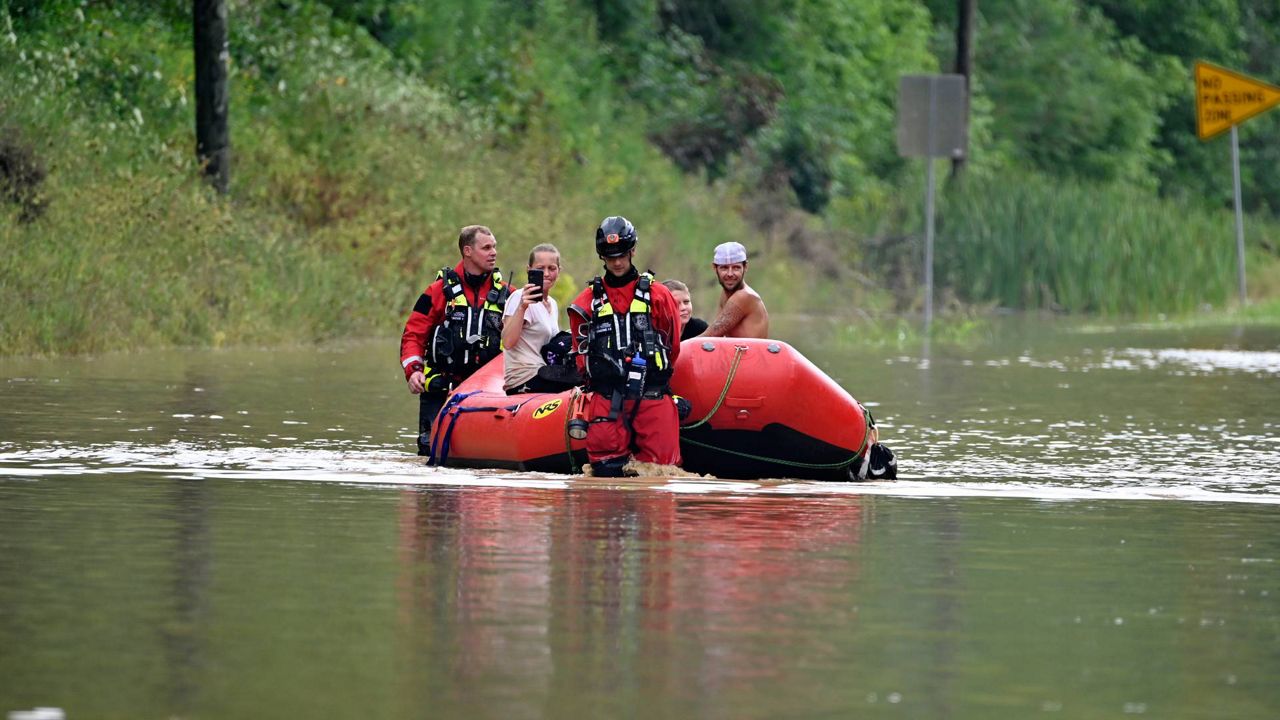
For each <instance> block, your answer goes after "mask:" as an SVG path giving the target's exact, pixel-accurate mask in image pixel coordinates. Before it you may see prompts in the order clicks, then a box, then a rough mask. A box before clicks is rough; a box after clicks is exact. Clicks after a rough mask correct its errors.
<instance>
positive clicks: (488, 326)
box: [400, 225, 511, 455]
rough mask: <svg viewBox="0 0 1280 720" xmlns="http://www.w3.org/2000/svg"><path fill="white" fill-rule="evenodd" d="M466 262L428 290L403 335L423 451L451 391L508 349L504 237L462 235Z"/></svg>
mask: <svg viewBox="0 0 1280 720" xmlns="http://www.w3.org/2000/svg"><path fill="white" fill-rule="evenodd" d="M458 252H459V253H461V254H462V261H461V262H459V263H458V264H457V266H456V267H453V268H443V269H442V270H440V272H439V273H437V274H436V279H435V282H433V283H431V285H429V286H428V287H427V289H426V290H423V291H422V295H421V297H419V298H418V302H417V303H416V304H415V305H414V306H413V312H411V313H409V320H408V321H407V322H405V324H404V334H402V335H401V336H400V366H401V367H403V368H404V377H405V380H407V381H408V383H409V392H411V393H413V394H415V395H418V396H419V398H420V400H419V403H418V454H419V455H428V454H430V449H431V423H432V422H434V420H435V417H436V415H439V414H440V408H442V407H444V403H445V400H446V399H448V397H449V391H450V390H451V389H452V388H453V387H454V386H456V385H457V384H458V383H460V382H462V381H463V380H465V379H466V378H467V377H469V376H470V375H471V373H473V372H475V371H476V370H478V369H480V367H481V366H483V365H484V364H485V363H487V362H489V361H490V360H492V359H493V358H495V357H497V356H498V354H499V353H501V352H502V308H503V306H504V305H506V302H507V296H508V295H510V294H511V290H510V288H508V287H507V284H506V283H504V282H503V281H502V273H500V272H498V270H497V267H498V241H497V240H496V239H495V238H494V237H493V231H491V230H490V229H489V228H487V227H485V226H483V225H468V226H467V227H464V228H462V232H461V233H459V234H458Z"/></svg>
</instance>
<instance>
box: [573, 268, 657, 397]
mask: <svg viewBox="0 0 1280 720" xmlns="http://www.w3.org/2000/svg"><path fill="white" fill-rule="evenodd" d="M652 284H653V275H652V274H651V273H647V272H646V273H642V274H641V275H640V278H639V279H638V280H636V289H635V294H634V295H633V296H632V298H631V306H630V307H629V308H628V311H627V312H625V313H622V314H618V313H616V312H614V311H613V305H611V304H610V303H609V297H608V295H607V294H606V292H605V289H604V281H603V280H601V279H600V278H599V277H596V278H595V279H594V280H592V281H591V317H590V319H589V320H588V322H587V334H586V337H585V338H584V339H583V342H585V344H586V348H585V351H586V355H587V363H586V365H587V377H588V379H589V381H590V383H591V387H592V389H593V390H596V391H597V392H602V391H613V390H617V389H621V388H623V387H624V386H626V385H627V381H628V372H629V371H630V370H631V369H632V360H633V358H635V357H637V356H638V357H643V358H644V370H645V372H644V380H643V385H644V387H645V388H646V389H654V388H665V387H666V386H667V383H668V382H669V381H670V380H671V360H670V356H669V355H668V352H669V351H670V349H671V348H670V346H668V345H667V343H666V341H664V340H663V338H662V334H661V333H659V332H658V331H657V330H655V329H654V328H653V322H652V319H653V318H652V313H651V309H652V306H651V303H652V298H651V295H650V287H651V286H652ZM583 349H584V348H582V347H581V345H580V346H579V351H580V352H581V351H582V350H583Z"/></svg>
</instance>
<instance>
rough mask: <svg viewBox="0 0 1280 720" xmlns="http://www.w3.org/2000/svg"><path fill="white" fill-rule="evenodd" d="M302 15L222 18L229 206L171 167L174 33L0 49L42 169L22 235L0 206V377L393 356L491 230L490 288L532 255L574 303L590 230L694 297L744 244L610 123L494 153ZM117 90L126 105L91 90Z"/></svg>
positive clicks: (723, 199)
mask: <svg viewBox="0 0 1280 720" xmlns="http://www.w3.org/2000/svg"><path fill="white" fill-rule="evenodd" d="M303 10H306V7H305V6H303ZM303 10H298V9H297V8H295V9H294V10H291V11H290V12H288V13H278V14H275V15H273V14H271V12H269V11H267V10H259V11H258V12H259V14H256V15H255V14H253V13H254V12H255V11H254V9H253V8H246V9H245V11H244V14H243V15H241V16H240V17H239V18H238V20H239V27H240V29H241V37H242V39H241V41H240V42H242V43H243V46H242V47H240V48H239V51H238V55H237V63H238V65H237V72H236V74H235V76H234V77H233V78H232V82H231V90H232V106H231V107H232V111H233V115H232V119H231V129H232V151H233V156H234V165H233V169H232V186H233V189H232V193H231V194H230V196H229V197H226V198H218V197H215V196H214V195H212V194H211V193H210V191H208V190H207V189H206V188H205V187H204V185H203V184H202V183H201V182H200V181H199V180H198V179H197V172H196V168H195V167H194V162H193V160H192V159H191V157H190V154H191V147H192V144H193V141H192V138H191V135H192V131H191V129H190V126H189V124H188V123H189V122H190V120H189V118H190V110H191V108H190V102H189V101H188V100H187V96H186V93H187V88H188V87H189V80H190V73H191V68H190V62H189V59H188V57H187V44H188V43H189V35H188V34H187V33H186V32H185V31H183V30H182V28H170V27H168V26H165V25H163V24H161V23H158V21H157V22H145V23H139V22H138V21H137V18H135V17H121V16H120V14H119V13H118V12H116V11H113V10H109V9H106V8H102V7H98V6H90V7H87V8H86V9H85V13H86V17H85V19H84V21H83V22H84V27H83V28H75V27H71V28H63V29H61V30H59V31H57V32H54V31H50V32H48V33H43V34H35V35H26V36H19V37H18V38H17V39H16V41H12V42H9V43H5V42H4V41H3V40H0V65H2V66H4V67H6V68H12V69H13V72H9V71H8V70H6V72H5V73H3V74H0V108H3V113H0V115H3V117H4V119H5V122H6V124H7V125H10V126H12V127H15V128H18V129H19V132H20V134H21V138H22V142H24V143H26V144H27V145H29V146H30V147H32V148H33V149H34V150H35V151H36V152H37V154H38V155H39V156H40V157H41V158H42V160H43V161H44V163H45V164H46V165H47V167H48V168H49V172H48V177H47V179H46V181H45V182H44V184H43V186H42V187H41V188H40V195H41V200H42V207H45V208H47V209H46V211H45V212H44V213H43V215H42V216H41V217H40V218H38V219H37V220H35V221H33V222H22V221H20V219H19V213H20V211H21V209H20V208H19V207H17V206H14V205H11V204H0V306H2V307H4V308H5V311H4V313H3V314H0V355H5V354H13V353H61V352H94V351H99V350H105V349H113V348H129V347H143V346H163V345H198V346H206V345H211V344H219V343H223V342H228V343H241V342H277V341H290V340H299V341H311V340H316V339H323V338H329V337H335V336H342V335H363V336H368V335H386V334H394V333H397V332H398V331H399V329H400V326H401V324H402V323H403V320H404V316H405V315H406V314H407V313H408V310H409V308H410V307H412V304H413V302H414V300H415V299H416V297H417V294H418V293H419V292H420V291H421V289H422V287H423V286H425V284H426V283H427V282H429V281H430V279H431V278H432V277H433V276H434V273H435V270H436V269H438V268H439V267H441V266H442V265H452V264H454V263H455V262H456V261H457V246H456V238H457V232H458V228H459V227H461V226H462V225H465V224H469V223H477V222H478V223H484V224H487V225H490V226H491V227H493V228H494V230H495V232H496V233H497V235H498V239H499V246H500V253H501V254H500V267H502V268H504V269H507V270H511V269H516V268H522V267H523V264H524V258H525V257H526V256H527V252H528V249H529V248H530V247H531V246H533V245H534V244H536V243H539V242H546V241H551V242H555V243H556V244H558V245H559V246H560V247H561V249H562V251H563V253H564V258H565V261H566V265H567V269H568V271H569V274H570V276H571V277H573V276H576V277H578V278H579V279H581V278H584V277H587V276H589V275H590V274H592V273H594V272H597V271H598V266H599V263H598V261H596V260H595V257H594V249H593V239H594V230H595V226H596V224H597V223H598V222H599V221H600V219H601V218H602V217H604V216H605V215H608V214H617V213H624V214H627V215H628V216H629V217H630V218H631V219H632V220H633V221H635V223H636V225H637V227H638V228H639V232H640V238H641V244H640V248H639V250H638V257H637V261H638V264H640V265H641V266H642V267H653V268H654V269H655V270H657V271H658V272H659V274H660V275H661V276H663V277H668V276H681V277H686V278H687V279H690V280H694V281H695V285H697V282H696V280H697V278H696V277H695V275H697V276H708V277H709V275H710V273H709V271H708V270H706V268H705V260H706V259H707V258H709V256H710V248H711V247H713V246H714V245H715V244H716V243H719V242H723V241H726V240H729V239H741V238H744V237H746V236H749V234H750V233H749V232H748V230H747V228H746V224H745V223H744V222H743V221H742V220H741V219H740V218H739V216H738V213H737V207H738V203H737V201H735V200H734V199H733V197H732V195H731V193H729V191H727V190H725V189H723V188H714V187H708V186H707V185H706V184H705V183H704V182H703V181H701V180H700V179H698V178H694V177H688V176H685V175H683V174H681V173H680V172H679V171H678V170H677V169H676V168H674V167H673V166H671V164H670V163H668V162H667V161H666V160H665V159H664V158H663V157H661V155H660V154H659V152H658V151H657V150H655V149H653V148H652V147H651V146H650V145H649V144H648V143H647V142H646V141H645V140H644V136H643V133H642V132H641V131H640V130H639V129H638V128H635V127H631V126H628V125H627V124H626V122H625V119H620V120H619V122H618V123H617V124H614V125H610V126H600V127H596V128H594V129H593V131H592V133H590V142H585V143H584V142H577V143H574V147H573V150H572V151H569V150H567V149H566V147H565V144H564V137H563V135H561V134H560V133H559V132H558V131H557V130H556V129H555V128H552V127H536V126H535V127H531V128H528V129H527V130H526V132H525V134H524V135H523V136H522V138H521V142H519V143H513V142H499V141H497V139H496V136H495V135H494V133H493V132H492V131H491V128H490V127H489V126H488V125H487V124H486V121H485V120H484V119H483V117H480V116H477V115H472V114H469V113H468V112H467V111H465V110H464V109H460V108H458V107H456V106H455V105H454V104H453V103H451V102H448V101H446V99H445V97H444V96H443V95H442V94H441V93H440V92H438V91H437V90H436V89H434V88H431V87H429V86H426V85H424V84H423V83H422V82H421V81H420V80H417V79H415V78H414V77H413V76H411V75H407V74H405V73H404V72H403V71H401V70H400V69H399V68H398V67H397V66H396V64H395V63H394V62H392V60H391V59H390V58H389V57H388V56H387V55H386V54H385V53H383V52H382V50H381V49H380V48H379V47H378V46H376V44H373V43H371V42H368V39H367V38H364V37H362V36H361V34H360V32H359V31H350V29H349V28H348V29H346V31H342V30H343V29H342V28H341V27H337V26H332V25H331V24H330V23H331V18H329V17H328V16H327V15H326V14H325V12H324V11H323V10H322V9H321V10H318V9H315V8H311V10H309V11H306V12H304V11H303ZM134 12H136V11H134ZM153 20H154V18H153ZM334 27H336V30H335V29H334ZM331 30H332V31H331ZM104 31H105V32H104ZM340 31H342V32H340ZM347 31H350V34H344V32H347ZM82 36H86V37H91V38H93V39H92V41H85V42H82V41H81V37H82ZM245 37H250V38H252V43H250V42H249V41H248V40H245V39H244V38H245ZM115 72H123V73H124V74H126V75H127V76H128V80H129V82H128V83H125V84H121V83H117V87H116V88H115V89H113V90H110V91H109V92H108V91H104V90H103V89H102V87H101V83H100V82H98V81H97V80H94V78H101V77H106V76H110V75H111V74H112V73H115ZM183 108H185V109H183ZM572 282H573V281H572V279H570V280H567V281H566V282H565V286H564V287H563V288H561V293H562V295H567V294H568V293H569V292H570V291H571V290H572V287H571V283H572Z"/></svg>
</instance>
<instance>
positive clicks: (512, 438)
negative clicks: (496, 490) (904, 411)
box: [431, 338, 869, 480]
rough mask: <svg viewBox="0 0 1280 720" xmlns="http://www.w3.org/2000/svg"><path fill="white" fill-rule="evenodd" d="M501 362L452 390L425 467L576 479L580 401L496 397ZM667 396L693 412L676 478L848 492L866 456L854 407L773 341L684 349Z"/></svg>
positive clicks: (862, 420) (581, 457) (709, 342)
mask: <svg viewBox="0 0 1280 720" xmlns="http://www.w3.org/2000/svg"><path fill="white" fill-rule="evenodd" d="M502 372H503V365H502V357H501V356H499V357H498V358H496V359H494V360H493V361H492V362H490V363H489V364H488V365H486V366H485V367H483V368H481V369H480V370H479V371H477V372H476V373H475V374H474V375H472V376H471V377H470V378H468V379H467V380H466V381H465V382H463V383H462V385H460V386H459V387H458V388H457V390H455V391H454V393H453V395H452V396H450V398H449V402H448V403H447V404H446V405H445V407H444V409H443V410H442V411H441V413H440V416H439V417H438V418H437V419H436V422H435V425H434V426H433V431H432V443H431V448H432V460H433V462H435V463H437V464H441V465H446V466H450V467H484V468H505V469H514V470H533V471H540V472H555V473H565V472H568V473H577V472H580V471H581V468H582V466H583V465H584V464H586V462H587V457H586V447H585V442H584V441H581V440H574V439H572V438H571V437H570V436H569V434H568V423H569V420H570V419H572V418H573V417H574V416H575V414H578V415H580V414H581V411H582V408H584V407H585V406H586V401H587V399H588V397H589V395H588V394H587V393H584V392H582V391H581V390H570V391H566V392H562V393H555V394H552V393H532V394H528V395H507V394H506V393H504V392H503V391H502ZM671 388H672V390H673V391H674V392H675V393H677V394H679V395H682V396H684V397H685V398H687V399H688V400H689V402H690V404H691V405H692V407H693V409H692V411H691V412H690V413H689V417H687V418H686V419H685V420H684V424H683V426H682V427H681V429H680V452H681V455H682V456H683V458H684V463H683V465H684V469H685V470H688V471H690V472H695V473H701V474H707V475H714V476H715V477H719V478H734V479H761V478H804V479H813V480H853V479H856V478H855V477H854V475H853V470H856V468H857V467H858V465H859V464H860V463H861V460H862V456H863V453H865V452H866V450H867V447H868V445H869V432H868V430H869V429H868V423H867V417H868V416H867V413H866V411H865V410H864V409H863V407H862V405H860V404H859V403H858V401H857V400H855V399H853V397H852V396H851V395H850V394H849V393H848V392H846V391H845V390H844V388H841V387H840V386H839V385H837V384H836V383H835V381H833V380H832V379H831V378H830V377H828V376H827V375H826V374H825V373H823V372H822V371H821V370H819V369H818V367H817V366H815V365H814V364H813V363H811V362H809V360H808V359H806V358H805V357H804V356H803V355H801V354H800V353H799V352H798V351H797V350H796V349H795V348H793V347H791V346H790V345H788V344H787V343H784V342H782V341H779V340H756V339H742V338H693V339H690V340H686V341H685V342H684V344H683V345H681V347H680V356H679V359H678V360H677V362H676V367H675V374H674V375H673V377H672V379H671Z"/></svg>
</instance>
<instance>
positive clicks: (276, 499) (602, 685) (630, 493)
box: [0, 319, 1280, 720]
mask: <svg viewBox="0 0 1280 720" xmlns="http://www.w3.org/2000/svg"><path fill="white" fill-rule="evenodd" d="M782 327H783V328H784V329H785V330H786V333H784V335H783V339H787V340H789V341H791V342H792V343H793V344H794V345H796V346H797V348H799V349H800V350H801V351H802V352H804V353H805V354H806V355H807V356H808V357H809V358H810V359H812V360H813V361H814V362H815V363H817V364H818V365H819V366H820V367H822V368H824V369H826V370H827V371H828V372H829V373H830V374H831V375H832V376H833V377H835V378H836V379H837V380H839V381H840V382H841V384H843V385H844V386H845V387H846V388H848V389H849V390H850V391H851V392H852V393H853V395H854V396H855V397H858V398H859V399H860V400H863V401H865V402H867V403H868V404H870V405H871V406H872V410H873V412H875V414H876V415H877V418H878V420H879V421H880V423H881V427H882V430H883V437H884V440H885V442H886V443H888V444H890V445H891V446H892V447H893V448H894V449H895V451H896V452H897V453H898V457H899V465H900V472H901V479H900V480H898V481H896V482H884V483H872V484H860V485H852V484H833V483H817V482H793V481H787V480H786V479H775V480H767V481H760V482H740V481H734V482H729V481H719V480H716V479H715V478H634V479H627V480H622V481H609V482H606V481H600V480H591V479H589V478H583V477H580V476H579V477H571V476H565V475H531V474H521V473H510V472H499V471H491V472H487V471H462V470H451V469H434V468H428V467H424V466H423V465H422V463H421V461H420V460H419V459H418V458H417V457H415V456H413V455H411V454H409V452H410V451H409V448H410V446H411V444H412V425H413V424H414V423H415V422H416V405H415V403H414V400H413V399H412V398H411V397H410V396H409V395H408V394H407V393H406V392H405V390H404V385H403V381H402V379H401V376H400V373H399V369H398V366H397V362H396V357H395V356H396V349H395V346H396V341H395V340H394V339H388V340H384V341H380V342H376V343H374V342H369V343H354V344H348V345H341V346H334V347H327V348H322V349H319V350H316V349H286V350H274V351H268V350H247V349H238V350H219V351H173V352H161V353H145V354H129V355H109V356H103V357H98V358H70V359H57V360H0V712H3V713H9V712H13V711H18V710H24V709H30V708H33V707H37V706H42V707H56V708H61V709H62V711H63V713H64V714H65V717H66V718H68V720H80V719H81V718H86V719H87V718H299V717H320V718H393V717H394V718H568V717H591V718H651V717H652V718H693V717H697V718H810V717H814V718H819V717H820V718H830V717H859V718H862V717H866V718H875V717H886V718H887V717H902V718H1027V717H1046V718H1109V717H1115V718H1120V717H1130V716H1135V715H1139V716H1141V715H1145V716H1147V717H1153V718H1275V717H1277V716H1280V683H1278V682H1277V678H1280V409H1277V408H1278V407H1280V328H1265V327H1263V328H1257V327H1252V328H1244V329H1238V328H1202V329H1195V330H1162V329H1151V328H1142V327H1126V328H1122V329H1113V328H1105V327H1095V328H1090V327H1087V326H1081V325H1078V324H1066V323H1062V322H1049V321H1043V320H1037V319H1014V320H1010V321H1008V322H1005V323H1001V324H999V325H997V326H995V327H994V328H993V329H992V330H991V331H990V332H984V333H980V337H977V338H974V339H970V340H967V341H965V342H963V343H940V342H937V341H935V342H934V344H933V346H932V347H931V348H924V347H920V346H918V345H915V346H911V345H907V346H904V347H903V348H893V349H885V348H884V347H880V346H876V345H874V344H868V343H863V342H861V341H860V338H859V337H857V336H856V334H855V333H854V332H852V331H848V330H844V329H841V328H838V327H825V326H816V325H814V324H812V323H810V324H806V323H802V322H799V321H796V322H793V323H792V324H790V325H782ZM804 401H805V399H804V398H796V402H804ZM15 717H16V716H15Z"/></svg>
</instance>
